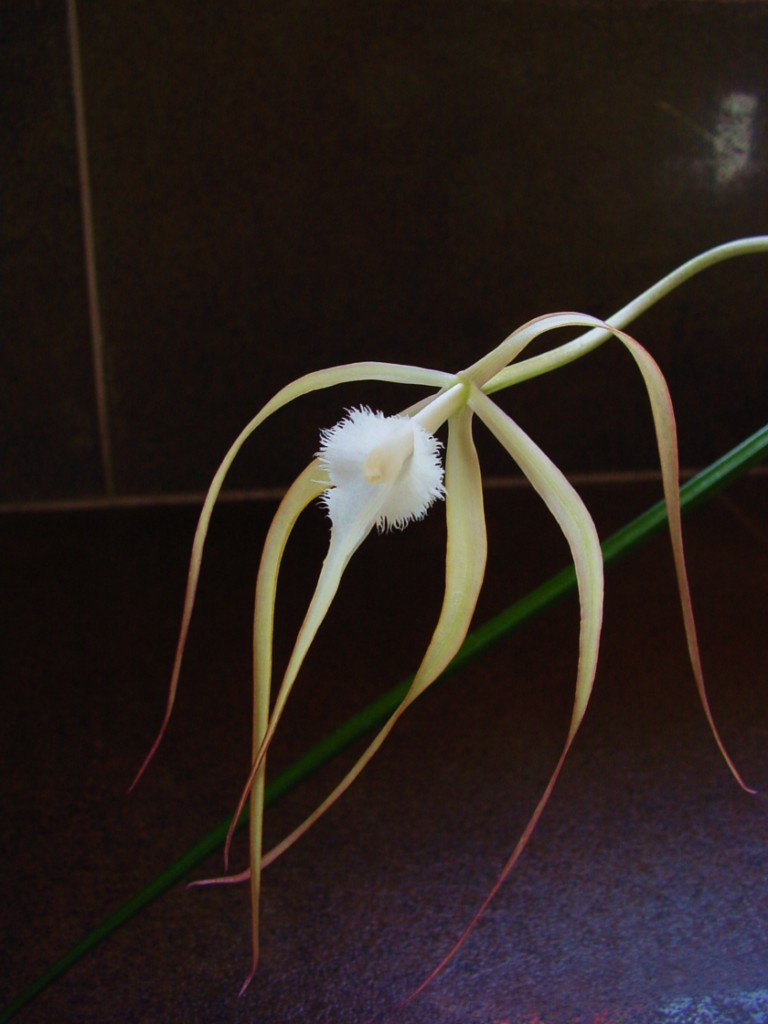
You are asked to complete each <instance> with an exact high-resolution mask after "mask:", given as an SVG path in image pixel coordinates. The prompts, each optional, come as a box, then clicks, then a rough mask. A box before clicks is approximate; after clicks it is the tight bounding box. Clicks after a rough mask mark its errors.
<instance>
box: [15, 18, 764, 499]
mask: <svg viewBox="0 0 768 1024" xmlns="http://www.w3.org/2000/svg"><path fill="white" fill-rule="evenodd" d="M71 2H74V0H71ZM66 13H67V4H66V3H65V2H64V0H46V2H45V3H29V2H20V0H17V2H15V3H14V2H13V0H6V2H5V3H3V4H2V5H0V74H2V76H3V77H2V89H0V149H1V150H2V153H3V216H2V218H0V280H2V286H1V287H2V293H0V308H2V322H1V326H2V349H3V370H4V374H3V380H2V386H1V387H0V437H2V439H3V441H4V443H3V444H2V445H1V446H0V501H2V502H9V503H14V502H19V501H22V500H25V499H28V500H32V499H39V500H54V499H60V498H64V499H66V498H86V497H90V496H100V495H103V494H104V480H103V475H102V466H101V464H100V460H99V451H100V445H99V436H98V430H97V423H96V416H95V391H96V388H97V387H98V386H99V385H101V387H102V388H103V391H104V396H105V409H106V422H105V424H104V434H105V436H104V437H103V438H102V440H103V442H104V444H105V445H106V446H109V448H110V449H111V453H112V458H113V463H114V465H113V469H114V478H115V489H116V493H117V494H118V495H123V496H125V495H134V494H147V493H161V494H167V493H175V492H178V491H179V490H183V491H193V492H201V491H202V490H203V489H204V488H205V486H206V485H207V482H208V479H209V476H210V474H211V472H212V471H213V467H214V466H215V465H216V463H217V460H218V458H219V457H220V454H221V452H222V451H223V450H224V449H225V448H226V446H227V445H228V444H229V443H230V441H231V440H232V438H233V437H234V436H235V435H236V434H237V433H238V432H239V430H240V428H241V426H242V425H243V423H244V422H245V421H246V420H247V419H249V418H250V417H251V416H252V415H253V414H254V413H255V411H256V409H257V408H258V407H259V406H260V405H261V404H262V403H263V402H264V401H266V400H267V398H268V397H269V396H270V395H271V394H272V393H273V392H274V391H276V390H277V389H278V388H279V387H281V386H282V385H284V384H285V383H287V382H288V381H289V380H291V379H293V378H294V377H296V376H298V375H299V374H300V373H302V372H305V371H307V370H310V369H317V368H319V367H322V366H326V365H333V364H336V363H340V362H349V361H353V360H358V359H388V360H395V361H398V362H408V363H412V362H416V363H420V364H423V365H427V366H437V367H439V368H441V369H446V370H452V371H458V370H460V369H461V368H462V367H463V366H467V365H469V364H470V363H472V362H473V361H474V360H475V359H476V358H478V357H479V356H480V355H481V354H482V353H483V352H485V351H486V350H488V349H490V348H491V347H492V346H493V345H495V344H497V343H498V342H499V341H501V340H502V338H504V337H505V336H506V334H507V333H508V332H510V331H511V330H513V329H514V328H515V327H517V326H518V325H520V324H521V323H523V322H525V321H527V320H528V319H530V318H532V317H534V316H538V315H540V314H544V313H547V312H552V311H556V310H562V309H576V310H580V311H582V312H585V313H591V314H595V315H599V316H607V315H609V314H610V313H612V312H614V311H615V310H616V309H618V308H619V307H620V306H621V305H623V304H624V303H625V302H627V301H628V300H629V299H630V298H632V297H633V296H634V295H636V294H638V293H639V292H640V291H642V290H643V289H644V288H646V287H647V286H649V285H650V284H651V283H652V282H653V281H655V280H656V279H657V278H658V277H660V276H662V275H663V274H665V273H667V272H669V271H670V270H672V269H673V268H674V267H675V266H677V265H678V264H679V263H681V262H682V261H684V260H686V259H688V258H690V257H691V256H693V255H695V254H696V253H697V252H700V251H702V250H704V249H706V248H709V247H710V246H713V245H716V244H718V243H721V242H725V241H729V240H730V239H733V238H737V237H740V236H743V235H752V234H757V233H760V232H765V231H767V230H768V152H767V150H766V109H767V108H768V91H767V90H766V73H765V69H766V67H767V66H768V5H766V4H765V3H761V2H756V3H716V2H715V3H712V2H685V0H681V2H659V3H655V2H644V0H641V2H635V0H632V2H626V0H609V2H598V0H588V2H586V3H582V2H571V0H559V2H545V0H540V2H536V3H531V2H530V0H406V2H403V0H382V2H378V3H375V4H368V3H360V2H359V0H311V2H307V0H259V3H250V2H242V0H230V2H228V3H224V4H205V3H201V4H190V3H185V2H180V0H164V2H163V3H162V5H158V4H157V3H156V2H154V0H131V2H130V3H95V2H93V0H80V2H79V3H78V4H77V13H78V24H79V29H80V44H81V52H82V78H83V92H84V105H85V115H86V121H87V132H88V145H89V170H90V181H91V187H92V206H93V213H94V242H95V256H96V272H97V277H98V297H99V301H100V308H101V318H102V322H103V336H104V337H103V345H104V351H103V358H104V373H103V377H102V379H100V380H94V379H93V375H92V353H91V337H90V335H89V326H88V315H87V296H86V288H85V281H84V274H83V270H82V267H83V257H82V252H83V240H82V234H81V219H80V194H79V179H78V171H77V160H76V149H75V119H74V114H73V100H72V88H71V81H70V70H71V69H70V67H69V42H68V37H67V17H66ZM734 104H736V106H737V107H739V105H741V106H740V109H741V110H742V115H740V116H741V117H742V120H741V121H740V122H738V124H736V122H737V121H738V118H737V117H736V118H735V117H734V115H732V114H728V111H729V110H731V109H732V107H733V105H734ZM748 111H751V113H745V112H748ZM729 118H730V121H729ZM729 123H730V124H731V127H733V126H734V124H736V128H737V129H738V130H736V132H735V134H733V133H732V134H731V136H729V135H728V131H727V128H728V124H729ZM739 124H740V126H741V127H740V128H739V127H738V125H739ZM739 131H741V135H739ZM727 138H730V139H731V142H730V147H731V148H730V149H729V148H728V146H726V145H725V142H724V140H726V139H727ZM734 153H735V154H736V156H737V157H738V159H737V160H736V162H735V163H734V162H732V161H731V162H729V157H733V155H734ZM739 159H740V160H741V163H739ZM765 266H766V259H765V257H752V258H750V259H747V260H741V261H739V262H738V263H737V264H736V265H734V266H732V267H729V268H725V267H721V268H719V269H717V270H713V271H710V272H709V273H708V274H707V276H706V278H705V279H703V280H702V281H700V282H699V283H698V284H696V285H689V286H687V287H686V288H685V289H684V290H683V291H682V292H679V293H678V294H677V295H676V296H675V297H673V298H670V299H668V300H667V301H666V302H665V303H664V305H663V307H662V308H661V309H660V310H659V311H658V313H655V314H653V315H650V316H648V317H646V318H644V319H643V321H641V323H640V324H639V325H638V336H639V339H640V340H641V341H643V342H644V343H645V344H647V345H648V347H649V348H650V349H651V350H652V351H653V353H654V355H655V356H656V358H657V359H659V361H660V362H661V365H662V367H663V369H664V370H665V372H667V373H668V374H669V376H670V382H671V385H672V390H673V394H674V395H675V396H676V399H677V401H678V402H679V403H680V411H681V414H682V415H683V416H684V417H685V418H686V419H689V420H691V421H695V422H697V423H699V429H698V430H697V432H696V434H695V435H693V436H691V437H687V438H685V440H684V448H683V463H684V464H687V465H704V464H706V463H708V462H709V461H711V460H712V459H713V458H714V457H716V456H717V455H718V454H719V453H720V452H721V451H724V450H726V449H727V448H729V447H730V446H731V445H732V444H734V443H736V441H738V440H739V439H740V438H741V437H743V436H745V435H746V434H748V433H751V432H752V431H754V430H755V429H757V428H758V427H759V426H760V425H761V424H762V422H763V417H764V396H765V394H766V390H768V348H767V347H766V345H765V342H764V335H765V331H764V326H765V318H766V305H765V276H766V271H765ZM588 362H589V365H588V366H585V367H573V368H571V369H569V371H568V372H567V373H564V374H560V375H557V376H556V377H555V378H553V379H552V380H551V381H550V380H548V381H547V382H546V383H545V384H542V385H539V384H531V385H530V386H526V387H525V388H520V389H518V393H517V394H516V396H515V406H516V410H517V414H518V415H519V416H520V417H521V419H522V421H523V422H524V424H525V425H526V427H527V429H529V430H530V432H531V433H532V434H533V436H535V437H536V438H537V439H538V440H539V441H540V442H541V443H542V444H543V445H544V446H545V447H546V448H547V449H548V450H551V451H552V452H553V453H554V454H556V456H557V458H558V461H559V462H560V463H561V464H562V465H563V466H564V467H566V468H567V469H569V470H571V471H592V470H615V469H627V468H649V467H652V466H653V465H654V464H655V455H654V450H653V443H652V441H651V440H650V439H649V438H650V434H649V433H648V432H647V431H646V425H647V418H646V417H645V412H644V408H645V407H644V401H645V399H644V396H643V394H642V389H641V388H640V387H639V385H638V384H637V382H636V380H635V370H634V367H633V366H632V365H631V360H629V359H628V358H627V357H626V356H625V354H624V353H621V352H619V351H618V346H616V351H615V352H614V351H611V350H609V351H604V352H602V353H600V354H598V355H596V356H594V357H592V358H590V360H589V361H588ZM352 394H353V396H354V398H353V400H357V401H359V400H361V391H360V389H356V390H355V391H354V392H352ZM616 396H620V398H619V399H617V397H616ZM362 399H363V400H366V401H369V402H379V401H380V402H381V403H382V404H383V407H384V408H385V409H386V410H387V411H395V410H397V409H399V408H401V407H402V406H404V405H406V404H409V403H410V401H412V400H413V399H412V398H411V396H410V395H408V396H405V395H404V394H403V393H402V391H401V390H400V391H397V392H393V391H392V389H381V388H372V389H370V391H368V392H366V393H365V395H363V396H362ZM349 402H350V393H340V395H339V397H338V399H337V404H336V405H335V406H334V408H333V410H332V411H331V413H330V415H329V413H328V406H327V404H326V402H325V401H324V400H315V399H312V398H309V399H306V400H304V401H303V402H302V403H301V404H300V406H299V407H297V410H296V414H295V416H294V417H293V418H292V419H290V420H285V419H284V420H283V423H288V422H290V423H291V424H292V427H291V429H290V430H287V429H286V428H285V427H284V426H283V425H276V427H275V430H274V431H273V432H272V433H271V434H270V441H269V444H268V445H267V446H266V447H265V448H264V449H262V452H261V454H260V455H259V459H258V461H257V462H250V463H249V462H247V461H246V463H245V465H244V466H243V468H242V471H240V470H238V471H237V472H236V474H235V478H234V481H235V483H237V485H238V486H246V487H263V486H282V485H285V484H287V483H288V481H289V480H290V479H291V476H292V474H291V471H290V468H288V467H289V466H290V465H293V464H294V462H293V460H294V459H300V458H303V456H304V453H305V452H306V451H307V449H308V448H309V447H310V446H312V445H313V444H315V443H316V436H317V427H318V425H319V424H323V425H326V426H330V425H331V424H332V423H334V422H335V421H336V420H337V419H338V416H337V415H336V412H337V411H338V410H341V409H342V408H343V407H344V405H345V404H349ZM617 404H618V406H619V408H618V409H614V410H613V411H614V413H619V412H625V413H628V415H624V416H619V415H612V414H609V415H608V416H606V418H602V417H599V416H594V415H591V410H593V409H596V408H611V407H612V406H616V405H617ZM572 416H578V417H579V422H580V426H579V429H578V431H568V430H564V429H563V419H564V418H566V419H567V421H568V422H571V419H570V418H571V417H572ZM628 460H629V461H628ZM488 466H489V467H495V469H494V471H499V467H501V468H502V469H503V468H504V462H503V460H499V459H497V457H496V455H495V452H493V451H491V453H490V454H489V456H488Z"/></svg>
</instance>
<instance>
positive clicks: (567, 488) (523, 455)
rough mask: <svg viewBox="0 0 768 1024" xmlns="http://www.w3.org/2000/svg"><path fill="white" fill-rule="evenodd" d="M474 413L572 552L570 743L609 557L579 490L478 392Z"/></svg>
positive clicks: (593, 654)
mask: <svg viewBox="0 0 768 1024" xmlns="http://www.w3.org/2000/svg"><path fill="white" fill-rule="evenodd" d="M469 404H470V407H471V408H472V409H473V410H474V411H475V412H476V413H477V415H478V416H479V417H480V419H481V420H482V421H483V423H484V424H485V425H486V426H487V427H488V429H489V430H490V431H491V433H492V434H493V435H494V436H495V437H496V439H497V440H498V441H499V442H500V443H501V444H502V445H503V447H504V448H506V450H507V451H508V452H509V454H510V455H511V456H512V458H513V459H514V460H515V462H516V463H517V464H518V466H519V467H520V468H521V469H522V471H523V473H524V474H525V475H526V477H527V478H528V480H529V481H530V482H531V484H532V486H533V487H534V489H535V490H536V491H537V493H538V494H539V495H540V496H541V498H542V499H543V501H544V503H545V504H546V506H547V508H548V509H549V511H550V512H551V513H552V515H553V516H554V517H555V519H556V520H557V524H558V526H559V527H560V529H561V530H562V532H563V535H564V536H565V539H566V541H567V542H568V546H569V547H570V549H571V557H572V558H573V563H574V568H575V570H576V581H577V585H578V591H579V602H580V605H581V625H580V631H579V665H578V670H577V676H576V694H575V698H574V705H573V714H572V717H571V726H570V732H569V738H572V737H573V735H574V734H575V732H576V730H577V729H578V727H579V724H580V723H581V720H582V718H583V717H584V711H585V710H586V707H587V703H588V701H589V697H590V694H591V692H592V683H593V680H594V677H595V670H596V668H597V654H598V649H599V646H600V630H601V626H602V617H603V557H602V553H601V551H600V540H599V538H598V536H597V530H596V529H595V524H594V523H593V522H592V517H591V516H590V514H589V512H588V511H587V508H586V506H585V505H584V502H583V501H582V500H581V498H580V497H579V495H578V494H577V493H576V491H575V490H574V488H573V487H572V486H571V484H570V483H569V482H568V480H567V479H566V478H565V476H564V475H563V474H562V473H561V471H560V470H559V469H558V468H557V466H555V464H554V463H553V462H552V460H551V459H550V458H549V457H548V456H547V455H545V454H544V452H543V451H542V450H541V448H539V447H538V445H536V444H535V443H534V442H533V441H532V440H531V439H530V437H528V435H527V434H526V433H525V431H524V430H522V428H521V427H519V426H518V425H517V424H516V423H515V421H514V420H512V419H511V418H510V417H509V416H508V415H507V414H506V413H505V412H504V411H503V410H502V409H500V408H499V407H498V406H497V405H496V403H495V402H492V401H491V399H490V398H488V396H487V395H485V394H483V392H482V391H481V390H480V389H479V388H478V387H476V386H474V385H473V386H472V390H471V392H470V397H469Z"/></svg>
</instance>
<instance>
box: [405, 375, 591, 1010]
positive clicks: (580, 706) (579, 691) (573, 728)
mask: <svg viewBox="0 0 768 1024" xmlns="http://www.w3.org/2000/svg"><path fill="white" fill-rule="evenodd" d="M469 405H470V408H471V409H472V410H473V411H474V412H476V413H477V415H478V417H479V418H480V419H481V420H482V421H483V423H485V425H486V426H487V427H488V429H489V430H490V431H491V433H492V434H494V436H495V437H496V438H497V440H498V441H499V442H500V443H501V444H502V445H503V447H504V448H506V450H507V451H508V452H509V454H510V455H511V456H512V458H513V459H514V460H515V462H516V463H517V464H518V465H519V466H520V468H521V469H522V471H523V472H524V473H525V475H526V476H527V478H528V480H529V481H530V483H531V484H532V486H533V488H534V489H535V490H536V491H537V493H538V494H539V495H540V496H541V498H542V499H543V500H544V502H545V504H546V505H547V507H548V508H549V510H550V512H551V513H552V514H553V516H554V517H555V519H556V520H557V523H558V525H559V527H560V529H561V530H562V532H563V534H564V536H565V538H566V540H567V542H568V545H569V547H570V549H571V555H572V557H573V560H574V567H575V570H576V582H577V586H578V591H579V602H580V607H581V624H580V630H579V663H578V669H577V675H576V695H575V698H574V705H573V712H572V715H571V723H570V727H569V730H568V735H567V737H566V740H565V745H564V746H563V750H562V752H561V754H560V757H559V759H558V761H557V764H556V765H555V768H554V771H553V772H552V774H551V776H550V779H549V782H548V783H547V786H546V788H545V790H544V793H543V794H542V796H541V798H540V799H539V802H538V804H537V805H536V807H535V809H534V811H533V814H532V815H531V817H530V819H529V821H528V824H527V825H526V827H525V829H524V831H523V833H522V835H521V836H520V838H519V840H518V842H517V844H516V846H515V848H514V850H513V851H512V854H511V855H510V857H509V859H508V860H507V862H506V864H505V865H504V867H503V868H502V870H501V873H500V874H499V876H498V878H497V880H496V882H495V883H494V885H493V887H492V889H491V890H490V892H489V893H488V894H487V895H486V897H485V899H484V900H483V902H482V904H481V905H480V907H479V909H478V910H477V911H476V912H475V914H474V915H473V917H472V919H471V920H470V922H469V924H468V925H467V926H466V928H465V929H464V931H463V932H462V934H461V935H460V936H459V938H458V939H457V940H456V942H454V944H453V945H452V946H451V948H450V949H449V950H448V952H447V953H446V954H445V956H444V957H443V959H442V960H441V961H440V963H439V964H438V965H437V967H435V968H434V970H433V971H431V972H430V974H429V975H428V976H427V977H426V978H425V979H424V981H422V982H421V984H420V985H419V986H418V988H416V989H415V990H414V991H413V992H411V994H410V995H409V996H407V998H406V999H404V1000H403V1001H402V1003H401V1004H400V1005H401V1006H404V1005H405V1004H406V1003H409V1002H410V1001H411V1000H412V999H415V998H416V996H417V995H419V993H420V992H422V991H423V990H424V989H425V988H426V987H427V986H428V985H429V984H430V983H431V982H432V981H433V979H434V978H435V977H436V976H437V975H438V974H439V973H440V972H441V971H442V970H443V969H444V968H445V966H446V965H447V964H448V963H449V962H450V961H451V960H452V959H453V958H454V956H455V955H456V954H457V953H458V952H459V950H460V949H461V947H462V946H463V945H464V943H465V942H466V940H467V938H468V937H469V935H470V934H471V932H472V931H473V930H474V928H475V927H476V925H477V923H478V921H479V920H480V918H481V917H482V915H483V914H484V913H485V911H486V909H487V908H488V906H489V904H490V903H491V901H492V900H493V898H494V897H495V895H496V893H497V892H498V890H499V889H500V888H501V886H502V885H503V884H504V882H505V881H506V879H507V877H508V876H509V874H510V873H511V871H512V870H513V868H514V867H515V864H516V863H517V861H518V859H519V858H520V855H521V854H522V852H523V850H524V849H525V847H526V845H527V843H528V840H529V839H530V837H531V835H532V834H533V831H534V829H535V828H536V825H537V824H538V822H539V819H540V817H541V815H542V814H543V812H544V809H545V807H546V805H547V803H548V801H549V798H550V796H551V795H552V791H553V789H554V787H555V783H556V782H557V779H558V777H559V775H560V772H561V770H562V767H563V764H564V763H565V759H566V757H567V755H568V752H569V750H570V748H571V744H572V743H573V740H574V737H575V736H576V732H577V730H578V728H579V725H580V724H581V721H582V719H583V717H584V712H585V710H586V707H587V703H588V701H589V697H590V694H591V691H592V684H593V681H594V677H595V670H596V667H597V655H598V650H599V645H600V630H601V626H602V610H603V561H602V553H601V551H600V541H599V540H598V537H597V531H596V530H595V526H594V523H593V522H592V518H591V516H590V515H589V512H588V511H587V509H586V507H585V506H584V503H583V502H582V500H581V498H580V497H579V496H578V494H577V493H576V491H575V490H574V489H573V487H572V486H571V484H570V483H569V482H568V481H567V480H566V478H565V477H564V476H563V474H562V473H561V472H560V470H559V469H558V468H557V467H556V466H555V464H554V463H553V462H552V461H551V460H550V459H549V457H548V456H547V455H545V454H544V452H543V451H542V450H541V449H540V448H539V447H538V446H537V445H536V444H535V443H534V442H533V441H532V440H531V439H530V438H529V437H528V435H527V434H526V433H525V432H524V431H523V430H522V429H521V428H520V427H519V426H518V425H517V424H516V423H515V422H514V420H512V419H511V418H510V417H509V416H507V414H506V413H505V412H503V411H502V410H501V409H500V408H499V407H498V406H497V405H496V404H495V403H494V402H492V401H491V400H490V399H489V398H488V397H487V396H486V395H484V394H483V392H482V391H481V390H480V389H479V388H478V387H477V386H476V385H472V389H471V392H470V396H469Z"/></svg>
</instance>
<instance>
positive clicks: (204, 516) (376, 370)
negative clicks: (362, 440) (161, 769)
mask: <svg viewBox="0 0 768 1024" xmlns="http://www.w3.org/2000/svg"><path fill="white" fill-rule="evenodd" d="M362 380H378V381H385V382H389V383H393V384H415V385H426V386H428V387H436V388H444V387H450V385H451V384H453V383H454V382H455V377H454V375H453V374H449V373H443V372H442V371H440V370H429V369H424V368H422V367H418V366H404V365H400V364H397V363H382V362H375V361H368V362H359V363H348V364H345V365H343V366H334V367H330V368H329V369H325V370H316V371H314V372H313V373H308V374H306V375H305V376H303V377H300V378H298V380H295V381H292V382H291V383H290V384H287V385H286V386H285V387H284V388H282V389H281V390H280V391H278V392H277V394H276V395H274V396H273V397H272V398H271V399H270V400H269V402H267V403H266V405H264V406H263V407H262V408H261V410H260V411H259V412H258V413H257V414H256V415H255V416H254V417H253V419H252V420H251V421H250V422H249V423H248V424H247V425H246V426H245V427H244V428H243V429H242V430H241V431H240V433H239V434H238V436H237V437H236V439H235V441H234V442H233V444H232V445H231V447H230V449H229V451H228V452H227V453H226V455H225V456H224V458H223V459H222V461H221V463H220V465H219V468H218V469H217V470H216V472H215V474H214V476H213V480H212V481H211V484H210V486H209V488H208V492H207V494H206V496H205V501H204V502H203V507H202V510H201V512H200V517H199V519H198V523H197V528H196V530H195V536H194V539H193V541H192V554H191V557H190V562H189V570H188V573H187V586H186V590H185V593H184V605H183V609H182V615H181V626H180V628H179V637H178V641H177V643H176V653H175V655H174V661H173V669H172V671H171V680H170V683H169V686H168V697H167V700H166V707H165V713H164V715H163V720H162V722H161V725H160V730H159V732H158V734H157V737H156V738H155V741H154V743H153V744H152V746H151V747H150V750H149V753H148V754H147V756H146V757H145V758H144V761H143V763H142V765H141V767H140V768H139V770H138V772H137V773H136V777H135V778H134V780H133V782H132V783H131V786H130V790H132V789H133V788H134V787H135V786H136V784H137V783H138V781H139V779H140V778H141V777H142V775H143V774H144V772H145V771H146V768H147V766H148V765H149V762H150V761H151V760H152V758H153V757H154V755H155V753H156V752H157V748H158V747H159V746H160V743H161V741H162V738H163V736H164V735H165V730H166V728H167V726H168V722H169V720H170V717H171V712H172V711H173V705H174V703H175V700H176V691H177V689H178V684H179V675H180V672H181V663H182V660H183V657H184V650H185V648H186V644H187V635H188V633H189V624H190V621H191V619H192V611H193V608H194V604H195V595H196V593H197V584H198V580H199V577H200V565H201V563H202V559H203V548H204V546H205V541H206V538H207V536H208V527H209V525H210V521H211V516H212V515H213V508H214V505H215V504H216V500H217V499H218V497H219V494H220V492H221V489H222V487H223V485H224V481H225V479H226V476H227V474H228V473H229V470H230V469H231V467H232V463H233V462H234V461H235V459H236V457H237V455H238V454H239V452H240V449H241V448H242V447H243V445H244V444H245V442H246V441H247V440H248V439H249V438H250V436H251V434H253V433H254V431H255V430H257V429H258V427H260V426H261V424H262V423H264V421H265V420H266V419H268V418H269V417H270V416H271V415H272V414H273V413H275V412H277V411H278V410H279V409H281V408H283V406H285V405H288V403H289V402H293V401H294V400H295V399H297V398H300V397H301V396H302V395H306V394H309V393H310V392H312V391H319V390H322V389H324V388H330V387H334V386H336V385H337V384H345V383H349V382H352V381H362ZM130 790H129V791H130Z"/></svg>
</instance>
